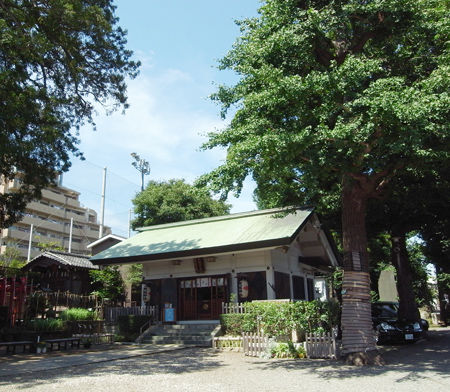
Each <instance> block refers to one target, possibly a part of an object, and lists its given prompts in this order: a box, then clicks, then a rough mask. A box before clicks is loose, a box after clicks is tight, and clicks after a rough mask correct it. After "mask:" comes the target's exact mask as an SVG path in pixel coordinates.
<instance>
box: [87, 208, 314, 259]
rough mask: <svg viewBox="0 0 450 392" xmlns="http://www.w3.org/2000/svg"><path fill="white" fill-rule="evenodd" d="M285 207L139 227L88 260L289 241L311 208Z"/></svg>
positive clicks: (189, 253)
mask: <svg viewBox="0 0 450 392" xmlns="http://www.w3.org/2000/svg"><path fill="white" fill-rule="evenodd" d="M286 211H287V210H286V209H271V210H260V211H253V212H248V213H242V214H232V215H225V216H220V217H213V218H206V219H197V220H191V221H185V222H177V223H169V224H164V225H157V226H149V227H144V228H140V229H138V230H139V231H140V233H138V234H136V235H135V236H133V237H131V238H129V239H127V240H124V241H122V242H120V243H118V244H116V245H114V246H113V247H111V248H109V249H106V250H105V251H103V252H101V253H99V254H97V255H95V256H93V257H92V258H91V260H92V261H93V262H94V263H95V264H122V263H127V262H128V263H132V262H139V261H145V260H164V259H174V258H180V257H189V256H200V255H206V254H218V253H225V252H233V251H239V250H249V249H258V248H263V247H271V246H282V245H289V244H290V243H291V242H292V240H293V239H294V238H295V236H296V235H297V234H298V232H299V231H300V230H301V228H302V227H303V225H304V224H305V223H306V221H307V219H308V217H309V216H310V215H311V213H312V210H300V209H290V210H289V213H288V214H286Z"/></svg>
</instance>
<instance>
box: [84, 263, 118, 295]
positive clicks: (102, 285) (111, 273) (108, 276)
mask: <svg viewBox="0 0 450 392" xmlns="http://www.w3.org/2000/svg"><path fill="white" fill-rule="evenodd" d="M89 275H90V277H91V283H92V285H93V287H94V291H93V292H92V294H94V295H97V296H99V297H100V298H101V299H103V300H105V301H111V302H119V301H123V299H124V284H123V279H122V275H121V274H120V271H119V267H118V266H115V265H114V266H108V267H104V268H102V269H99V270H90V271H89Z"/></svg>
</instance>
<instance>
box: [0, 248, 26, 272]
mask: <svg viewBox="0 0 450 392" xmlns="http://www.w3.org/2000/svg"><path fill="white" fill-rule="evenodd" d="M24 265H25V262H24V260H23V257H21V255H20V250H19V249H17V248H15V247H14V246H10V245H8V246H7V247H6V249H5V251H4V252H3V253H2V254H1V255H0V266H1V267H6V268H21V267H23V266H24Z"/></svg>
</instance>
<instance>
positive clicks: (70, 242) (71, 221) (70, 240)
mask: <svg viewBox="0 0 450 392" xmlns="http://www.w3.org/2000/svg"><path fill="white" fill-rule="evenodd" d="M72 231H73V218H70V231H69V253H71V252H72Z"/></svg>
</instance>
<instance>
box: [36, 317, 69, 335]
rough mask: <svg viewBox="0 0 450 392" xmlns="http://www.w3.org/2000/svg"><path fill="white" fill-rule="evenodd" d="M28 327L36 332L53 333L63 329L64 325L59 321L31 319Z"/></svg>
mask: <svg viewBox="0 0 450 392" xmlns="http://www.w3.org/2000/svg"><path fill="white" fill-rule="evenodd" d="M28 327H29V328H31V329H32V330H33V331H36V332H54V331H62V330H64V329H65V323H64V321H63V320H61V319H54V318H47V319H39V318H37V319H33V320H31V321H30V322H29V324H28Z"/></svg>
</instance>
